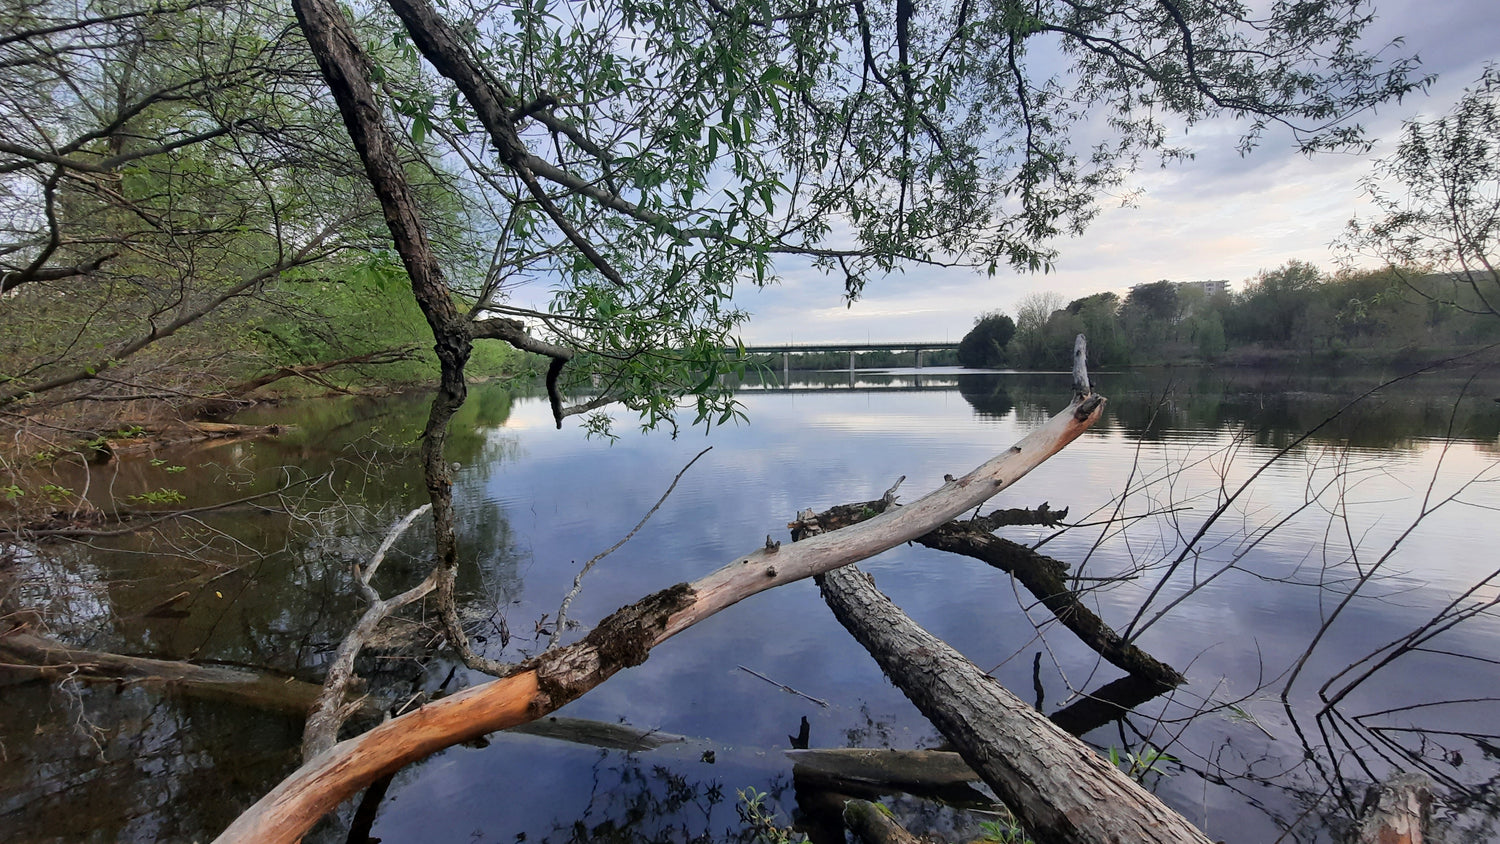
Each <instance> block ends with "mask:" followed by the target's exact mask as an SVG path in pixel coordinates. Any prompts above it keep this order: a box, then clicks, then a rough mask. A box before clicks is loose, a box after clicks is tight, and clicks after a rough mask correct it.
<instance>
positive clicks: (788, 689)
mask: <svg viewBox="0 0 1500 844" xmlns="http://www.w3.org/2000/svg"><path fill="white" fill-rule="evenodd" d="M739 668H740V670H741V671H744V672H747V673H749V674H754V675H755V676H756V677H759V678H760V679H762V680H765V681H766V682H767V683H770V684H771V685H773V686H776V687H778V688H780V689H781V690H782V691H784V692H791V693H792V694H794V695H796V696H797V697H805V698H807V699H808V700H810V701H812V702H813V703H816V704H817V705H819V706H821V707H823V708H824V709H827V708H828V701H826V700H819V699H818V698H815V697H813V696H812V695H810V694H805V693H803V692H799V691H797V690H796V689H794V688H792V687H791V686H788V685H787V684H786V683H778V682H776V681H775V680H772V679H771V678H770V677H767V676H766V675H764V674H762V673H760V672H759V671H756V670H755V669H753V668H746V667H745V666H743V665H741V666H740V667H739Z"/></svg>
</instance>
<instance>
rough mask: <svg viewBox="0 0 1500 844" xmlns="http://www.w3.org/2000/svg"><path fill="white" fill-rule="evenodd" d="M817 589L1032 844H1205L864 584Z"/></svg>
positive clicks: (839, 576)
mask: <svg viewBox="0 0 1500 844" xmlns="http://www.w3.org/2000/svg"><path fill="white" fill-rule="evenodd" d="M818 583H819V585H820V586H821V588H822V590H823V597H824V600H826V601H827V602H828V605H829V607H831V608H832V609H833V612H834V615H835V616H837V617H838V619H839V621H840V622H841V623H842V624H843V625H844V627H845V628H847V629H848V630H849V632H850V633H851V634H853V635H854V638H855V639H857V640H859V642H860V644H862V645H864V647H865V649H866V650H868V651H869V652H870V654H871V655H872V656H874V657H875V660H876V662H878V663H879V664H880V667H881V669H882V670H884V671H885V674H886V676H887V677H889V678H890V679H891V682H893V683H894V684H895V685H896V686H897V687H898V688H900V689H901V691H902V692H904V693H905V694H906V696H907V697H908V698H910V699H911V701H912V703H914V704H916V706H917V708H918V709H920V710H921V711H922V714H923V715H925V716H927V719H928V720H929V721H931V722H932V724H933V726H935V727H937V729H938V731H939V732H941V733H942V734H943V736H944V737H946V738H947V739H948V741H949V742H951V743H952V744H953V746H954V747H956V748H957V749H958V752H959V753H960V754H962V756H963V758H964V760H965V761H967V762H968V763H969V766H970V767H972V768H973V769H974V770H975V771H976V772H977V773H978V774H979V775H980V776H981V777H983V778H984V781H985V782H986V783H988V784H989V786H990V787H991V788H992V789H994V790H995V793H996V795H998V796H999V797H1000V799H1001V800H1003V801H1004V802H1005V804H1006V805H1007V806H1009V807H1010V808H1011V810H1012V811H1013V812H1015V813H1016V815H1017V817H1018V818H1020V820H1021V822H1022V823H1023V824H1025V826H1026V827H1027V828H1028V829H1029V830H1030V831H1031V833H1032V837H1033V838H1034V840H1036V841H1037V842H1039V844H1049V842H1055V844H1095V842H1098V843H1099V844H1104V842H1111V843H1114V842H1196V843H1197V844H1208V842H1209V839H1208V838H1207V837H1205V836H1204V835H1203V833H1202V832H1200V831H1198V829H1197V828H1195V827H1194V826H1193V825H1192V824H1190V823H1188V822H1187V820H1186V819H1184V818H1183V817H1182V816H1181V815H1179V814H1177V813H1176V812H1174V811H1172V810H1171V809H1169V808H1167V806H1166V805H1164V804H1163V803H1162V802H1161V801H1160V800H1158V799H1156V797H1154V796H1153V795H1152V794H1151V793H1150V792H1148V791H1146V790H1145V789H1143V788H1141V787H1140V786H1139V785H1137V784H1136V783H1135V782H1134V781H1133V780H1131V779H1130V778H1129V777H1127V776H1125V775H1124V774H1123V773H1121V772H1120V771H1119V770H1117V769H1116V768H1115V767H1114V766H1112V765H1110V764H1109V763H1108V762H1107V761H1105V760H1104V759H1102V758H1100V757H1099V755H1098V754H1097V753H1095V752H1094V751H1092V750H1090V749H1089V748H1088V747H1087V746H1085V745H1084V744H1083V743H1082V742H1080V741H1078V740H1077V739H1075V738H1073V737H1072V736H1070V735H1068V734H1067V733H1065V732H1063V731H1062V730H1060V729H1058V727H1057V726H1056V725H1054V724H1053V723H1052V722H1051V721H1048V720H1047V719H1046V717H1045V716H1043V715H1042V714H1041V713H1039V712H1037V711H1036V710H1035V709H1033V708H1031V707H1030V706H1028V705H1026V703H1024V702H1023V701H1022V700H1020V699H1019V698H1017V697H1016V696H1015V695H1012V694H1011V693H1010V692H1008V691H1006V690H1005V688H1004V687H1002V686H1001V685H1000V684H999V683H997V682H996V681H995V680H994V678H992V677H990V676H988V675H986V674H985V673H984V672H982V671H980V670H979V668H978V667H976V666H975V665H974V664H973V663H971V662H969V661H968V660H967V659H965V658H964V657H963V656H962V655H961V654H959V653H958V652H957V651H955V650H953V649H952V648H951V647H949V646H948V645H947V643H945V642H943V641H942V640H941V639H938V638H937V637H935V636H933V635H932V634H930V633H928V632H927V631H925V630H923V629H922V628H920V627H918V626H917V625H916V624H915V623H914V622H912V620H911V619H909V618H907V617H906V614H905V613H903V612H901V610H900V609H899V608H898V607H897V606H896V605H895V604H893V603H892V602H891V601H890V599H889V598H887V597H886V596H884V595H882V594H881V593H880V592H879V591H878V590H876V589H875V586H874V582H873V580H871V579H870V577H869V576H868V575H866V574H864V573H863V572H861V571H859V570H858V569H856V568H853V567H849V568H844V569H839V570H836V571H830V572H827V573H825V574H822V575H820V576H819V577H818Z"/></svg>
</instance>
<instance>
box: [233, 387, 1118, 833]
mask: <svg viewBox="0 0 1500 844" xmlns="http://www.w3.org/2000/svg"><path fill="white" fill-rule="evenodd" d="M1103 404H1104V400H1103V399H1102V398H1101V397H1099V396H1090V397H1088V398H1086V399H1083V400H1081V401H1074V402H1073V403H1072V404H1070V405H1069V406H1068V407H1067V408H1066V409H1064V410H1063V411H1062V412H1061V413H1059V414H1057V415H1056V416H1054V417H1052V418H1051V419H1050V420H1048V421H1047V423H1046V424H1044V425H1043V426H1042V427H1040V428H1038V429H1037V430H1036V431H1034V432H1032V433H1031V434H1030V435H1029V436H1027V437H1026V438H1025V439H1023V440H1022V441H1021V442H1019V443H1017V444H1016V445H1014V446H1012V447H1011V448H1010V449H1008V450H1007V451H1005V452H1004V453H1003V454H1001V455H999V456H997V457H995V458H994V459H992V460H990V461H989V462H987V463H985V464H984V465H983V466H980V467H979V468H977V469H975V470H974V471H972V472H970V473H969V474H967V475H965V476H963V477H962V478H958V479H955V480H951V481H948V482H947V483H945V484H943V486H941V487H939V488H938V489H937V490H935V491H934V492H932V493H929V494H928V495H926V496H924V497H922V498H920V499H918V500H917V501H914V502H912V503H911V504H910V505H907V506H905V507H901V508H899V509H897V510H893V511H891V512H889V513H884V514H882V515H879V516H876V517H875V518H873V519H869V520H867V521H864V522H861V523H860V524H858V525H854V526H852V527H850V528H848V529H846V530H841V531H837V532H835V533H826V534H823V535H821V536H815V537H811V538H809V539H806V540H803V541H801V542H795V543H792V544H790V545H780V546H774V547H769V548H760V549H757V550H755V551H753V552H751V553H749V554H746V555H744V556H742V557H740V558H738V559H736V560H734V561H733V562H731V563H730V564H729V565H727V566H725V567H724V568H721V569H719V570H718V571H716V572H713V573H712V574H709V575H708V576H706V577H703V578H701V579H699V580H697V581H695V582H693V583H691V584H687V583H680V584H678V585H676V586H673V587H671V588H668V589H664V590H662V591H661V592H658V593H656V594H655V595H652V596H649V597H647V598H645V599H644V600H642V601H640V602H638V603H636V604H632V605H631V606H629V607H626V608H624V609H621V610H619V611H617V612H616V613H614V614H613V615H611V616H609V617H608V618H606V619H604V620H603V621H602V622H600V623H599V625H598V626H597V627H595V628H594V630H593V631H591V632H590V633H589V634H588V635H587V636H585V637H584V638H583V640H582V641H579V642H577V643H575V644H573V645H570V646H568V647H565V648H559V649H557V650H552V651H547V652H545V653H543V654H541V655H540V656H537V657H535V658H533V659H531V660H528V661H527V662H525V663H522V664H521V665H520V666H518V667H517V668H516V669H515V670H513V671H512V672H511V673H509V674H507V675H506V676H504V677H502V678H500V679H497V680H492V681H490V682H488V683H484V684H481V685H478V686H473V687H471V688H469V689H466V690H464V691H462V692H459V693H458V694H455V695H453V696H451V697H447V698H444V699H442V700H439V701H435V702H433V703H430V704H428V705H426V706H424V707H422V708H421V709H419V710H417V711H415V712H412V713H409V714H407V715H403V716H401V717H400V718H395V719H392V720H390V721H387V722H386V723H384V724H381V725H380V726H378V727H376V728H375V729H373V730H371V731H370V732H368V733H365V734H363V735H361V736H357V737H355V738H352V739H348V740H346V741H343V742H340V743H339V744H336V745H334V747H333V748H332V749H330V750H328V751H327V752H324V753H321V754H319V755H318V756H317V757H316V758H314V759H310V760H307V762H306V763H305V764H304V765H303V766H302V767H301V768H299V769H298V770H297V771H295V772H294V773H293V774H292V775H291V776H289V777H288V778H287V779H285V780H283V781H282V783H281V784H280V785H278V786H277V787H276V788H275V789H273V790H272V791H271V793H270V794H267V795H266V796H265V797H263V798H261V800H260V801H259V802H258V803H256V804H255V805H254V806H252V807H251V808H250V809H249V810H247V811H246V812H245V813H244V814H243V815H241V816H240V817H239V819H238V820H236V821H235V822H234V824H232V825H231V826H230V827H229V829H227V830H225V832H224V833H223V834H222V835H221V836H220V837H219V839H218V840H219V841H221V842H230V841H257V842H266V841H270V842H275V841H285V842H290V841H295V840H297V839H298V838H300V837H301V836H302V835H303V834H304V833H305V832H306V831H307V829H308V828H310V827H311V826H312V825H313V824H314V823H315V822H316V821H317V820H318V818H320V817H322V816H323V815H324V814H325V813H327V812H329V811H331V810H332V809H333V808H334V807H336V806H337V805H338V804H339V803H341V802H342V801H344V800H346V799H348V798H349V797H351V796H353V794H354V793H355V792H356V791H358V790H359V789H361V788H364V787H365V786H367V785H369V784H370V783H372V782H374V781H375V780H377V779H379V778H380V777H381V776H383V775H385V774H387V773H389V772H391V771H393V770H397V769H399V768H401V767H402V766H404V765H407V764H409V763H411V762H415V761H417V760H418V759H422V758H425V757H427V756H429V755H431V754H433V753H436V752H437V751H439V750H442V749H443V748H445V747H451V746H452V745H455V744H458V743H460V742H464V741H468V740H470V739H474V738H478V737H479V736H482V735H485V734H486V733H491V732H494V731H496V730H503V729H506V728H508V727H513V726H515V725H516V724H521V723H524V722H526V721H532V720H535V719H537V718H540V717H542V716H543V715H546V714H548V713H550V712H552V711H554V710H556V709H558V708H559V707H561V706H563V705H564V704H566V703H568V702H570V701H572V700H574V699H576V698H578V697H579V696H581V695H582V694H584V693H585V692H587V691H589V690H590V689H592V688H594V687H595V686H597V685H599V684H600V683H602V682H604V681H605V680H606V679H608V678H609V677H611V676H613V675H614V673H615V672H617V671H619V670H621V669H622V668H628V667H630V666H634V665H639V664H641V663H642V662H644V661H645V660H646V657H647V656H648V655H649V654H650V651H651V648H653V647H655V646H656V645H657V644H660V643H661V642H663V641H666V640H667V639H668V638H670V637H672V636H674V635H676V634H677V633H680V632H682V631H683V630H686V629H687V628H689V627H691V626H692V625H694V624H696V623H698V622H699V621H702V620H703V619H705V618H708V617H709V616H711V615H713V614H715V613H717V612H719V611H720V610H723V609H725V608H726V607H729V606H732V605H734V604H736V603H738V602H740V601H741V600H743V599H745V598H748V597H749V596H751V595H754V594H756V593H757V592H764V591H766V590H767V589H771V588H774V587H776V586H781V585H783V584H786V583H791V582H793V581H797V580H801V579H804V578H807V577H811V576H813V575H815V574H818V573H820V572H824V571H828V570H830V569H834V568H837V567H839V566H843V565H848V564H849V563H852V562H857V561H859V560H863V559H866V558H868V557H872V556H874V555H876V554H879V553H880V552H882V551H885V550H887V549H889V548H893V547H895V546H897V545H900V544H902V543H904V542H906V541H908V540H910V539H912V538H914V537H917V536H921V535H922V534H925V533H927V532H928V531H931V530H932V529H934V528H936V527H937V526H938V525H941V524H943V523H944V522H946V521H948V520H949V519H952V518H954V517H955V516H957V515H959V514H960V513H964V512H967V511H969V510H972V509H973V508H975V507H977V506H979V505H980V504H982V503H983V502H985V501H987V500H988V499H989V498H991V497H992V496H994V495H995V494H997V493H999V492H1000V491H1001V490H1003V489H1006V488H1007V487H1009V486H1011V485H1012V484H1014V483H1015V482H1016V481H1017V480H1019V479H1020V478H1021V477H1023V476H1024V475H1025V474H1026V473H1027V472H1029V471H1031V470H1032V469H1033V468H1035V467H1037V466H1039V465H1041V464H1042V463H1043V462H1044V461H1045V460H1046V459H1047V458H1049V457H1051V456H1052V455H1054V454H1056V453H1057V452H1058V451H1061V450H1062V449H1063V447H1064V446H1066V445H1067V444H1068V443H1070V442H1072V441H1073V440H1074V439H1076V438H1077V437H1078V436H1079V435H1080V434H1082V433H1083V432H1084V431H1085V430H1087V429H1088V428H1089V426H1091V425H1093V424H1094V422H1095V421H1096V420H1097V419H1098V418H1099V415H1100V413H1101V412H1102V409H1103Z"/></svg>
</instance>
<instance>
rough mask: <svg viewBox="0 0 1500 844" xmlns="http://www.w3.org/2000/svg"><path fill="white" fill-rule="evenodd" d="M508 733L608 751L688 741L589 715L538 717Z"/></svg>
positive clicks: (641, 749)
mask: <svg viewBox="0 0 1500 844" xmlns="http://www.w3.org/2000/svg"><path fill="white" fill-rule="evenodd" d="M506 732H509V733H521V734H523V735H528V736H540V737H542V738H549V739H556V740H557V741H566V742H572V743H573V744H586V745H589V746H590V747H603V748H606V749H609V750H624V751H628V752H631V753H639V752H642V751H646V750H655V749H656V748H658V747H661V746H663V745H667V744H684V743H686V742H687V740H688V738H687V736H679V735H676V734H675V733H664V732H662V731H661V730H643V729H641V728H639V727H630V726H626V725H625V724H611V723H610V722H608V721H590V720H588V719H586V718H559V717H557V716H550V717H547V718H539V719H537V720H535V721H528V722H527V723H525V724H517V725H516V726H514V727H511V728H510V729H509V730H506Z"/></svg>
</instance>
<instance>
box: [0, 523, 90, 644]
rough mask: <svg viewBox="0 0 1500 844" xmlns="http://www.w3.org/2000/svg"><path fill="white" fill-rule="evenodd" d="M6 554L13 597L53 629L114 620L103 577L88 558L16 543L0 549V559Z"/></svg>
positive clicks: (87, 627)
mask: <svg viewBox="0 0 1500 844" xmlns="http://www.w3.org/2000/svg"><path fill="white" fill-rule="evenodd" d="M7 557H8V558H9V559H11V560H14V563H15V566H16V570H15V573H14V574H12V575H9V576H8V577H7V579H9V580H13V582H14V584H15V587H14V588H15V591H14V592H13V593H12V600H14V601H15V602H16V604H17V605H18V606H21V607H24V608H27V609H35V610H37V611H38V612H40V613H41V615H42V618H44V619H46V620H47V624H48V626H49V627H50V628H51V629H52V630H54V631H58V632H64V633H66V632H73V631H89V632H94V631H98V630H100V629H103V628H106V627H107V626H108V625H109V623H110V622H112V621H113V620H114V609H113V607H112V606H111V604H110V601H109V587H108V585H107V583H106V582H105V580H106V578H105V576H104V574H103V573H102V572H101V571H100V570H99V567H98V566H95V565H94V564H92V563H90V562H89V561H88V560H86V559H74V558H72V557H71V555H52V554H48V553H44V552H42V551H39V550H37V549H35V548H31V547H28V546H25V545H16V544H12V545H7V546H4V547H3V548H0V560H3V559H6V558H7Z"/></svg>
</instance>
